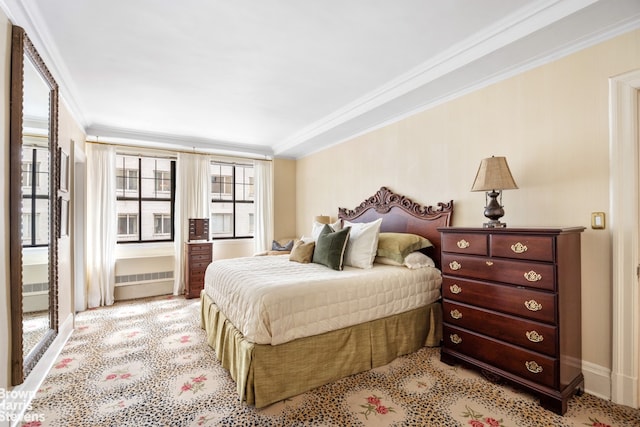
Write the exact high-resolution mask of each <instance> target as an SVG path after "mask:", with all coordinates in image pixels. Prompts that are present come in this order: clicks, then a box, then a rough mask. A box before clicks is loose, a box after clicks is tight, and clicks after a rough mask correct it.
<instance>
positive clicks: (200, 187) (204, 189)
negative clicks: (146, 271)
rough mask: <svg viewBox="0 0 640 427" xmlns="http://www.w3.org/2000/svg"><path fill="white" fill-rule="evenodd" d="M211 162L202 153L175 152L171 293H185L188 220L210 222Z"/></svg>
mask: <svg viewBox="0 0 640 427" xmlns="http://www.w3.org/2000/svg"><path fill="white" fill-rule="evenodd" d="M210 163H211V159H210V158H209V156H208V155H204V154H188V153H178V160H177V162H176V211H175V219H174V221H175V223H174V224H175V235H174V244H175V253H176V257H175V265H174V269H173V274H174V282H173V294H174V295H181V294H182V293H183V292H184V248H183V247H184V243H185V242H186V241H187V240H188V238H189V218H209V220H211V206H210V203H209V201H210V200H211V171H210V169H209V164H210Z"/></svg>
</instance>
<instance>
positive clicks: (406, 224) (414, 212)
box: [338, 187, 453, 267]
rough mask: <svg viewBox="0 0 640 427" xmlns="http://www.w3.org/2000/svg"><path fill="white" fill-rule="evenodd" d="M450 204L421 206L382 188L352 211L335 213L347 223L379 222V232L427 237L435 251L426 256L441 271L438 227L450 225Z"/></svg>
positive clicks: (451, 209) (451, 213)
mask: <svg viewBox="0 0 640 427" xmlns="http://www.w3.org/2000/svg"><path fill="white" fill-rule="evenodd" d="M452 216H453V200H451V201H449V202H448V203H443V202H440V203H438V205H437V207H433V206H422V205H419V204H417V203H415V202H414V201H412V200H411V199H409V198H408V197H405V196H402V195H400V194H395V193H394V192H393V191H391V190H389V189H388V188H387V187H381V188H380V190H378V191H377V192H376V194H374V195H373V196H371V197H369V198H368V199H367V200H365V201H364V202H362V203H360V205H358V206H357V207H355V208H354V209H345V208H339V209H338V218H340V219H342V220H346V221H350V222H371V221H375V220H376V219H378V218H382V225H381V227H380V232H396V233H412V234H417V235H419V236H423V237H426V238H427V239H429V241H431V243H432V244H433V246H434V248H433V250H432V251H430V252H429V255H430V256H431V257H432V258H433V260H434V261H435V263H436V265H437V266H438V267H440V245H441V239H440V232H439V231H438V227H447V226H449V225H451V217H452Z"/></svg>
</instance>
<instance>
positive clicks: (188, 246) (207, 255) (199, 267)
mask: <svg viewBox="0 0 640 427" xmlns="http://www.w3.org/2000/svg"><path fill="white" fill-rule="evenodd" d="M212 259H213V244H212V243H211V242H186V243H185V244H184V260H185V261H184V262H185V266H184V294H185V297H186V298H197V297H200V292H201V291H202V289H204V272H205V270H206V269H207V266H208V265H209V264H211V261H212Z"/></svg>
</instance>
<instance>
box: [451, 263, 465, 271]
mask: <svg viewBox="0 0 640 427" xmlns="http://www.w3.org/2000/svg"><path fill="white" fill-rule="evenodd" d="M449 268H450V269H452V270H453V271H456V270H460V269H461V268H462V264H460V263H459V262H458V261H451V262H450V263H449Z"/></svg>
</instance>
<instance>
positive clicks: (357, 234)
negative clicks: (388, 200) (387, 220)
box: [344, 218, 382, 268]
mask: <svg viewBox="0 0 640 427" xmlns="http://www.w3.org/2000/svg"><path fill="white" fill-rule="evenodd" d="M380 225H382V218H380V219H377V220H375V221H373V222H349V221H345V222H344V226H345V227H351V233H349V241H348V242H347V249H346V251H345V253H344V264H345V265H350V266H351V267H357V268H371V267H372V266H373V260H374V258H375V257H376V251H377V250H378V235H379V234H380Z"/></svg>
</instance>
